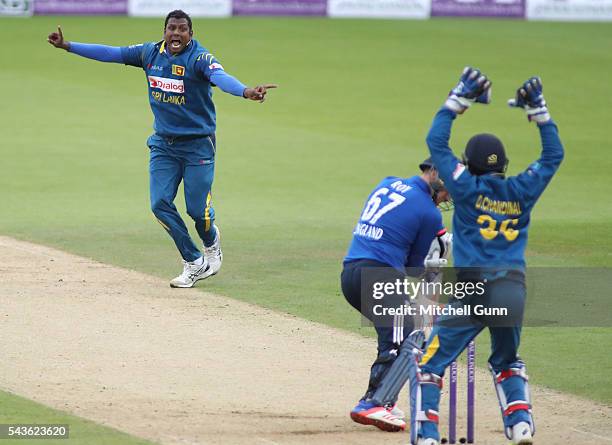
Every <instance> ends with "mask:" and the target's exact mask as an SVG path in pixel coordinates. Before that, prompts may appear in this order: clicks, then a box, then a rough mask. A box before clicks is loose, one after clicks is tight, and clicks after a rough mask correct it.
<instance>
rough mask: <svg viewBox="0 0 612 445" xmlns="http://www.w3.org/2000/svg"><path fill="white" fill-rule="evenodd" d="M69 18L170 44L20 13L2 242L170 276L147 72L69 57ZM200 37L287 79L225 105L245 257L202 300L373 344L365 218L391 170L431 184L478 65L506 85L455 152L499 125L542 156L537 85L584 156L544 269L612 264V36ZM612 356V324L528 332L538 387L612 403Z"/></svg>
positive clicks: (12, 60)
mask: <svg viewBox="0 0 612 445" xmlns="http://www.w3.org/2000/svg"><path fill="white" fill-rule="evenodd" d="M57 23H61V24H62V27H63V30H64V35H65V37H66V38H67V39H68V40H75V41H82V42H97V43H106V44H113V45H122V44H132V43H139V42H142V41H151V40H158V39H159V38H160V37H161V31H162V28H163V21H162V20H161V19H129V18H57V17H53V18H40V17H37V18H33V19H25V20H15V19H2V20H0V36H1V37H2V38H3V41H4V42H11V43H10V44H6V45H3V46H2V48H1V49H0V54H1V55H2V60H3V66H2V70H0V81H1V82H2V85H3V86H4V88H3V91H2V107H1V108H0V122H2V129H3V131H2V144H1V146H0V147H1V148H0V150H1V154H2V158H1V159H2V162H1V164H0V165H1V169H2V170H1V174H0V186H1V189H2V191H3V193H2V206H0V233H2V234H7V235H11V236H15V237H18V238H22V239H27V240H31V241H35V242H40V243H44V244H47V245H51V246H55V247H59V248H61V249H65V250H68V251H71V252H75V253H78V254H81V255H85V256H88V257H92V258H95V259H97V260H100V261H103V262H108V263H112V264H117V265H121V266H124V267H128V268H133V269H137V270H140V271H143V272H147V273H151V274H155V275H158V276H161V277H164V278H168V279H169V278H171V277H173V276H175V275H176V274H177V273H178V272H179V269H180V266H179V258H178V255H177V253H176V251H175V248H174V245H173V243H172V242H171V240H170V239H169V238H168V237H167V235H166V234H165V232H164V231H163V230H162V229H161V228H160V227H159V225H158V224H157V222H156V221H155V219H154V218H153V216H152V214H151V213H150V211H149V204H148V179H147V159H148V158H147V156H148V153H147V149H146V147H145V139H146V137H147V136H148V134H149V133H150V132H151V123H152V116H151V113H150V110H149V108H148V104H147V93H146V83H145V80H144V76H143V74H142V72H141V71H140V70H138V69H134V68H127V67H123V66H120V65H110V64H101V63H98V62H93V61H87V60H84V59H81V58H79V57H77V56H74V55H69V54H65V53H64V52H63V51H60V50H55V49H53V48H52V47H50V46H49V45H48V44H47V43H46V35H47V34H48V33H49V32H51V31H53V30H54V29H55V25H56V24H57ZM194 27H195V35H196V38H198V39H199V40H200V41H201V42H202V43H203V44H204V45H205V46H207V47H208V48H209V49H210V50H211V51H213V52H214V53H215V54H216V55H217V56H218V58H219V59H220V60H221V62H222V63H223V65H224V66H225V68H226V70H227V71H228V72H229V73H232V74H234V75H236V76H237V77H238V78H239V79H241V80H243V81H244V82H245V83H249V84H254V83H258V82H276V83H278V84H280V89H278V90H276V91H272V92H271V94H270V98H269V101H268V102H266V103H265V104H264V105H259V104H256V103H248V102H246V101H244V100H240V99H238V98H235V97H232V96H229V95H225V94H223V93H221V92H217V93H215V99H216V103H217V108H218V117H219V118H218V121H219V128H218V143H219V151H218V158H217V165H216V168H217V171H216V182H215V186H214V202H215V209H216V211H217V214H218V223H219V225H220V226H221V229H222V233H223V247H224V253H225V263H224V269H223V272H222V273H221V274H220V275H219V276H218V277H216V278H214V279H213V280H211V281H210V282H206V283H204V284H202V285H200V287H201V288H205V289H207V290H210V291H212V292H216V293H219V294H223V295H228V296H231V297H233V298H238V299H242V300H247V301H251V302H255V303H258V304H261V305H264V306H267V307H271V308H275V309H278V310H281V311H286V312H289V313H292V314H296V315H298V316H301V317H304V318H307V319H311V320H316V321H320V322H323V323H327V324H329V325H332V326H337V327H341V328H345V329H348V330H353V331H358V332H363V333H364V334H365V333H366V332H367V330H365V329H362V328H360V327H359V318H358V316H357V314H356V313H355V312H354V311H353V310H352V309H350V307H349V306H348V305H347V304H346V303H345V302H344V299H343V298H342V297H341V296H340V293H339V288H338V286H339V285H338V275H339V272H340V263H341V259H342V256H343V254H344V252H345V249H346V246H347V244H348V242H349V239H350V236H351V231H352V227H353V224H354V223H355V220H356V218H357V216H358V213H359V211H360V209H361V206H362V204H363V200H364V198H365V196H366V195H367V193H368V192H369V191H370V189H371V188H372V187H373V186H374V184H376V183H377V182H378V181H379V180H380V178H382V177H384V176H387V175H405V176H407V175H411V174H413V173H414V172H415V170H416V166H417V164H418V162H419V161H421V160H422V159H423V158H425V156H426V148H425V145H424V137H425V134H426V132H427V130H428V127H429V124H430V122H431V119H432V117H433V115H434V113H435V111H436V110H437V108H438V107H439V105H440V104H441V103H442V101H443V98H444V97H445V95H446V93H447V92H448V90H449V89H450V88H451V87H452V86H453V85H454V83H455V82H456V79H457V76H458V74H459V73H460V71H461V69H462V68H463V66H464V65H466V64H472V65H475V66H478V67H480V68H482V69H483V70H484V71H485V72H486V73H487V74H488V75H489V76H490V78H491V79H492V80H493V83H494V87H493V90H494V103H493V104H492V105H490V106H489V107H488V108H485V107H474V108H473V109H472V110H470V111H469V113H467V115H466V116H464V117H461V119H459V120H458V122H457V124H456V126H455V130H456V131H454V134H453V139H452V144H453V146H454V147H455V148H457V149H460V148H462V147H463V146H464V144H465V142H466V140H467V139H468V138H469V136H470V135H472V134H473V133H475V132H481V131H488V132H493V133H496V134H497V135H498V136H499V137H500V138H501V139H502V140H503V141H504V142H505V145H506V148H507V151H508V153H509V157H510V159H511V163H510V168H509V171H510V173H516V172H518V171H519V170H521V169H523V168H524V167H526V166H527V164H528V163H529V162H530V161H531V160H533V159H535V158H536V157H537V155H538V153H539V137H538V132H537V130H536V128H535V127H534V126H530V125H528V124H527V122H526V120H525V117H524V116H523V115H522V114H521V112H519V111H517V110H510V109H508V108H507V107H506V106H505V102H506V99H507V98H509V97H510V96H511V95H512V94H513V92H514V91H515V89H516V87H517V86H518V84H519V83H520V82H522V81H523V80H524V79H526V78H527V77H528V76H530V75H532V74H539V75H541V77H542V78H543V81H544V85H545V92H546V97H547V99H548V102H549V105H550V110H551V113H552V115H553V116H554V118H555V120H556V121H557V122H558V124H559V127H560V131H561V136H562V139H563V142H564V144H565V147H566V160H565V163H564V165H563V166H562V168H561V170H560V172H559V174H558V176H557V177H556V178H555V179H554V180H553V182H552V184H551V187H550V189H549V190H547V192H546V193H545V194H544V196H543V198H542V199H541V201H540V203H539V205H538V207H537V208H536V210H535V211H534V213H533V218H532V221H533V222H532V228H531V233H530V245H529V250H528V261H529V263H530V264H531V265H547V266H565V267H570V266H572V267H573V266H587V267H591V266H609V265H610V263H611V258H612V257H611V255H610V253H609V247H610V245H612V205H611V199H610V196H609V190H610V189H611V188H612V179H611V176H610V171H612V150H611V148H612V147H611V146H610V123H609V122H610V119H611V118H612V111H611V110H610V104H611V102H610V93H609V75H610V72H612V52H610V48H612V27H611V26H610V25H609V24H565V23H564V24H560V23H527V22H522V21H505V20H504V21H501V20H450V19H448V20H442V19H439V20H432V21H426V22H415V21H365V20H335V21H332V20H324V19H243V18H239V19H231V20H195V22H194ZM179 208H182V209H184V206H183V204H182V200H181V203H180V204H179ZM579 278H580V277H579V276H577V279H579ZM608 297H609V295H606V294H602V295H601V298H608ZM610 344H612V330H611V329H603V328H580V329H578V328H574V329H569V328H566V329H559V328H557V329H553V328H546V329H544V328H537V329H536V328H526V329H525V335H524V337H523V346H522V355H523V357H524V358H525V360H526V361H527V363H528V364H529V371H530V375H531V377H532V381H533V382H534V383H537V384H540V385H546V386H549V387H551V388H555V389H558V390H562V391H568V392H571V393H575V394H580V395H583V396H587V397H591V398H593V399H596V400H599V401H603V402H607V403H610V402H612V385H609V384H607V383H609V380H610V379H609V376H608V375H607V370H609V369H610V368H612V356H611V355H610V354H609V348H610ZM484 346H485V345H484V344H483V347H480V348H479V350H480V356H479V363H480V364H482V365H484V363H485V359H486V357H485V355H484V354H483V351H484V350H485V347H484ZM578 376H579V377H578Z"/></svg>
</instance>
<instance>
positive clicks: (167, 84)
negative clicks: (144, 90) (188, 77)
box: [148, 76, 185, 94]
mask: <svg viewBox="0 0 612 445" xmlns="http://www.w3.org/2000/svg"><path fill="white" fill-rule="evenodd" d="M148 79H149V86H150V87H151V88H155V89H158V90H162V91H166V92H167V93H180V94H182V93H184V92H185V85H184V84H183V81H182V80H178V79H167V78H165V77H157V76H148Z"/></svg>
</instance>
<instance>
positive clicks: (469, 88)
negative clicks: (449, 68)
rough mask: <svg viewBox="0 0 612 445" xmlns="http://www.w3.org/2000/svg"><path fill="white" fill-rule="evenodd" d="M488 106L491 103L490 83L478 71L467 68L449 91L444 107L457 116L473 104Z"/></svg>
mask: <svg viewBox="0 0 612 445" xmlns="http://www.w3.org/2000/svg"><path fill="white" fill-rule="evenodd" d="M475 102H478V103H481V104H488V103H490V102H491V81H490V80H489V79H487V76H485V75H484V74H482V73H481V72H480V71H479V70H477V69H475V68H472V67H470V66H467V67H465V68H464V70H463V73H462V74H461V79H459V83H458V84H457V86H456V87H455V88H453V89H452V90H451V92H450V93H449V95H448V98H447V99H446V102H445V103H444V106H445V107H446V108H448V109H449V110H452V111H454V112H455V113H457V114H462V113H463V112H464V111H465V110H467V109H468V108H470V107H471V106H472V104H473V103H475Z"/></svg>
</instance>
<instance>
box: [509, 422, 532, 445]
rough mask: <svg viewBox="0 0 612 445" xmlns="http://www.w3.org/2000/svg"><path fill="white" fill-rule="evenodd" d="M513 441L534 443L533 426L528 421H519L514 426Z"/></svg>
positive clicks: (528, 444) (517, 444)
mask: <svg viewBox="0 0 612 445" xmlns="http://www.w3.org/2000/svg"><path fill="white" fill-rule="evenodd" d="M512 443H513V444H514V445H532V444H533V437H532V435H531V427H530V426H529V424H528V423H527V422H519V423H517V424H516V425H514V426H513V427H512Z"/></svg>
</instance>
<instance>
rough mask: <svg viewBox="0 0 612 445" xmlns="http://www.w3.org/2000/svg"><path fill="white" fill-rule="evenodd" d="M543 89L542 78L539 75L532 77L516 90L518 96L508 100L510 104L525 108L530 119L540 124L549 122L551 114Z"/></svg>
mask: <svg viewBox="0 0 612 445" xmlns="http://www.w3.org/2000/svg"><path fill="white" fill-rule="evenodd" d="M543 89H544V88H543V87H542V80H541V79H540V78H539V77H532V78H531V79H529V80H528V81H526V82H525V83H524V84H523V85H521V87H520V88H519V89H518V90H516V97H515V98H514V99H510V100H508V105H510V106H511V107H517V108H522V109H524V110H525V112H526V113H527V119H529V120H530V121H535V122H537V123H538V124H543V123H545V122H548V121H549V120H550V114H549V113H548V108H547V107H546V101H545V100H544V94H543V93H542V91H543Z"/></svg>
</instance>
